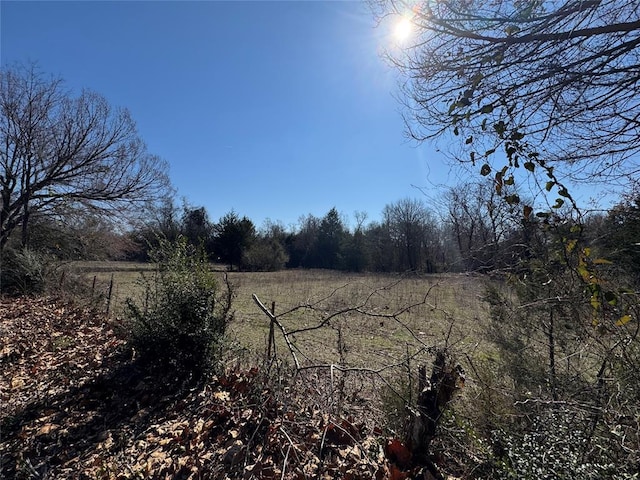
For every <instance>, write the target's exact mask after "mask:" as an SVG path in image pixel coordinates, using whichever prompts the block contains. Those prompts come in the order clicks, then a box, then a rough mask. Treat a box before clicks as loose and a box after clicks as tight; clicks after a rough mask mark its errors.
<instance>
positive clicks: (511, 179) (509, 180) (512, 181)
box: [504, 175, 516, 185]
mask: <svg viewBox="0 0 640 480" xmlns="http://www.w3.org/2000/svg"><path fill="white" fill-rule="evenodd" d="M514 183H516V181H515V179H514V178H513V175H511V176H509V178H506V179H505V181H504V184H505V185H513V184H514Z"/></svg>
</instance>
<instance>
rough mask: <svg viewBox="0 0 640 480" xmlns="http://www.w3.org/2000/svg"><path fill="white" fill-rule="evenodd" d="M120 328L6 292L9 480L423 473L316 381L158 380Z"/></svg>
mask: <svg viewBox="0 0 640 480" xmlns="http://www.w3.org/2000/svg"><path fill="white" fill-rule="evenodd" d="M120 331H121V330H120V329H118V328H117V324H116V323H114V321H113V319H109V318H107V317H106V316H105V315H103V314H100V313H97V312H95V311H93V310H92V309H90V308H88V307H86V306H81V305H74V304H72V303H66V302H63V301H60V300H57V299H55V298H53V297H42V298H19V299H0V333H1V336H0V341H1V343H0V368H1V369H2V375H1V376H0V401H1V405H2V408H1V410H0V422H1V430H0V477H1V478H65V479H66V478H69V479H117V480H121V479H134V478H157V479H221V480H224V479H247V480H249V479H291V480H301V479H312V478H313V479H334V478H339V479H345V480H364V479H366V480H371V479H378V480H382V479H394V480H395V479H404V478H418V477H417V476H412V474H411V472H408V471H405V470H404V469H403V467H402V466H400V467H399V466H397V465H396V463H395V462H396V460H395V457H398V456H402V455H405V456H406V455H407V454H408V452H406V451H405V449H404V447H403V446H402V445H401V444H399V443H398V441H397V440H396V441H388V440H386V439H385V438H384V437H383V435H382V430H381V429H380V428H378V427H376V426H373V427H372V426H371V425H368V424H367V422H366V421H365V420H364V419H360V418H357V419H356V418H354V416H349V417H346V418H345V417H341V416H339V415H335V414H331V413H328V412H326V411H323V409H322V408H320V407H319V406H318V405H314V404H313V395H312V394H311V393H312V392H311V390H313V389H310V390H309V392H305V391H304V387H302V388H301V389H300V388H298V389H297V393H296V394H291V395H288V396H283V395H281V394H279V393H276V392H274V390H273V388H272V386H271V385H269V383H268V382H265V377H264V375H262V374H261V372H260V371H259V370H258V369H257V368H253V369H248V370H242V371H240V370H235V371H230V372H228V373H226V374H225V375H221V376H218V377H216V378H213V379H211V380H210V381H208V382H207V383H205V384H204V385H202V386H199V387H197V388H188V387H185V386H184V385H181V384H180V382H179V381H178V380H176V379H173V380H171V379H169V380H167V379H161V380H160V379H157V378H153V377H149V376H148V375H146V374H145V372H144V371H143V370H141V369H140V368H139V367H138V366H137V365H136V364H135V362H133V361H132V359H131V352H130V351H129V350H128V349H127V347H126V342H125V340H124V338H123V336H122V334H121V333H120ZM172 382H173V384H172ZM310 392H311V393H310ZM369 423H370V422H369ZM403 461H406V459H404V460H403ZM419 478H427V477H419Z"/></svg>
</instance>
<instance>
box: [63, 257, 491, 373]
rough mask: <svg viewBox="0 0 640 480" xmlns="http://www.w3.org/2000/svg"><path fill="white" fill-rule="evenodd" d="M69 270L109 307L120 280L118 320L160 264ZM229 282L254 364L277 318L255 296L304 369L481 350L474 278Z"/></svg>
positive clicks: (87, 265) (299, 277)
mask: <svg viewBox="0 0 640 480" xmlns="http://www.w3.org/2000/svg"><path fill="white" fill-rule="evenodd" d="M71 268H72V269H73V270H74V271H76V272H81V273H82V275H83V278H84V281H85V282H86V283H87V284H89V285H91V286H93V288H94V292H95V293H96V295H97V294H100V295H102V296H104V298H105V299H106V296H107V294H108V291H109V287H110V283H111V279H112V278H113V285H112V294H111V301H110V311H111V313H112V314H114V315H116V316H118V315H121V314H122V311H123V305H124V302H125V299H126V298H127V297H133V298H136V297H137V296H138V295H139V293H140V291H141V284H140V280H141V278H142V275H147V276H149V275H153V272H154V267H153V265H149V264H139V263H128V262H78V263H75V264H72V265H71ZM220 270H222V269H220ZM223 275H224V274H223V273H222V271H221V272H220V279H221V284H222V276H223ZM228 276H229V280H230V282H231V283H232V284H233V285H234V290H235V293H236V296H235V300H234V310H235V312H236V313H235V320H234V322H233V324H232V325H231V327H230V334H231V337H232V338H233V339H234V340H235V343H236V344H237V345H238V346H240V347H242V349H244V352H245V353H248V354H249V355H252V356H253V357H254V358H255V357H256V356H260V355H263V354H264V353H265V352H266V348H267V339H268V336H269V325H270V320H269V318H268V317H267V316H266V314H265V313H264V312H263V311H261V309H260V308H259V307H258V305H257V304H256V303H255V302H254V300H253V298H252V296H253V295H256V296H257V297H258V298H259V299H260V300H261V301H262V302H263V304H264V305H265V306H267V308H269V309H271V308H272V306H273V305H274V304H275V314H276V316H277V318H278V321H279V322H280V323H281V325H282V326H283V327H284V328H285V329H286V331H287V332H291V334H290V335H289V339H290V340H291V342H292V344H293V345H294V346H295V347H296V350H294V351H295V352H296V355H297V358H298V361H299V363H300V365H302V366H308V365H314V364H328V363H332V364H342V365H349V366H351V367H358V368H372V369H378V368H381V367H384V366H387V365H390V364H393V363H397V362H398V361H402V360H403V359H406V358H407V356H409V357H411V356H413V355H417V356H420V354H421V353H423V351H424V350H425V349H428V348H429V347H434V346H444V345H448V346H453V347H455V346H461V347H464V349H465V351H466V352H468V351H470V349H473V346H474V345H476V344H477V343H478V342H480V340H481V335H480V328H481V326H482V325H483V323H484V322H485V320H486V318H487V308H486V305H485V304H484V302H483V301H482V299H481V297H482V294H483V283H482V282H483V280H481V279H480V278H479V277H474V276H468V275H454V274H449V275H428V276H416V275H408V276H401V275H391V274H352V273H343V272H335V271H324V270H286V271H280V272H268V273H264V272H231V273H229V274H228ZM105 308H106V300H105ZM275 339H276V350H277V355H278V357H279V358H283V357H284V358H289V359H291V355H290V353H289V351H288V348H287V346H286V344H285V342H284V340H283V335H282V332H280V331H276V335H275Z"/></svg>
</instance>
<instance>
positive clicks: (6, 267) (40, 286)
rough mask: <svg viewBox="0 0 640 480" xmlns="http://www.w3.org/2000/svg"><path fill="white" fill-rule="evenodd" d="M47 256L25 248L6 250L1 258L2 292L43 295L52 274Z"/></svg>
mask: <svg viewBox="0 0 640 480" xmlns="http://www.w3.org/2000/svg"><path fill="white" fill-rule="evenodd" d="M51 267H52V262H51V261H50V259H49V258H47V257H46V256H45V255H43V254H41V253H38V252H36V251H33V250H30V249H27V248H23V249H14V248H7V249H5V250H4V251H3V252H2V254H1V258H0V292H2V293H9V294H12V295H29V294H38V293H43V292H44V291H45V289H46V286H47V279H48V277H49V276H50V274H51V272H52V268H51Z"/></svg>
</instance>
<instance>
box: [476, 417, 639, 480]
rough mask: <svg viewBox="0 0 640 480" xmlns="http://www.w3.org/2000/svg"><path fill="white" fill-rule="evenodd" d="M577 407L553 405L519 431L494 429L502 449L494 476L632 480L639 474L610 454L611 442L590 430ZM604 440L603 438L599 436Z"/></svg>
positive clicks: (506, 479)
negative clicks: (590, 432) (566, 408)
mask: <svg viewBox="0 0 640 480" xmlns="http://www.w3.org/2000/svg"><path fill="white" fill-rule="evenodd" d="M577 417H579V415H577V414H576V412H575V411H568V410H565V411H563V410H562V409H552V410H547V411H545V412H542V413H541V415H539V416H537V417H535V418H534V419H533V422H532V424H531V425H530V427H529V428H528V429H527V430H526V431H525V432H522V433H520V434H514V433H509V434H508V433H505V432H495V433H494V439H493V443H494V447H495V445H496V444H497V445H499V447H498V448H496V450H497V451H498V452H499V453H500V455H499V457H498V458H497V459H496V460H497V461H496V464H495V466H494V469H493V472H492V474H491V475H490V476H489V477H488V478H491V479H495V480H529V479H531V480H534V479H535V480H544V479H549V480H563V479H566V480H599V479H602V478H609V479H612V480H630V479H634V478H637V474H636V475H633V474H632V473H631V471H632V470H633V467H632V466H631V465H627V467H628V469H629V470H628V471H625V468H624V467H623V465H621V464H620V463H617V462H615V461H614V460H612V458H611V457H610V456H609V455H608V453H609V452H610V451H613V449H612V445H599V444H598V443H599V442H596V444H595V445H594V439H592V438H590V436H589V435H588V434H587V432H588V430H589V428H588V423H589V422H588V420H587V419H580V418H577ZM600 440H602V439H600Z"/></svg>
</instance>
